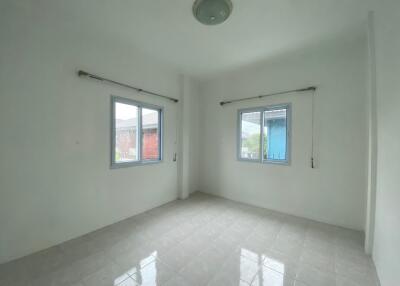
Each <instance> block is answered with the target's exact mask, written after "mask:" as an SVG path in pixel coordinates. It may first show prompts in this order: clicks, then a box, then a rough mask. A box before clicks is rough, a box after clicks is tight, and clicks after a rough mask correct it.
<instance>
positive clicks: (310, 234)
mask: <svg viewBox="0 0 400 286" xmlns="http://www.w3.org/2000/svg"><path fill="white" fill-rule="evenodd" d="M375 275H376V273H375V268H374V267H373V263H372V261H371V258H370V257H369V256H367V255H366V254H365V253H364V248H363V235H362V233H361V232H357V231H353V230H348V229H344V228H341V227H336V226H332V225H328V224H323V223H319V222H315V221H310V220H307V219H303V218H298V217H294V216H290V215H286V214H282V213H278V212H275V211H272V210H266V209H262V208H257V207H253V206H250V205H246V204H241V203H238V202H233V201H230V200H226V199H222V198H218V197H214V196H209V195H206V194H202V193H195V194H192V195H191V196H190V197H189V198H188V199H186V200H179V201H174V202H170V203H168V204H166V205H164V206H161V207H158V208H154V209H152V210H149V211H147V212H145V213H142V214H139V215H137V216H134V217H131V218H127V219H125V220H123V221H121V222H118V223H116V224H113V225H111V226H108V227H105V228H102V229H100V230H97V231H95V232H92V233H90V234H87V235H84V236H82V237H78V238H76V239H73V240H70V241H67V242H65V243H62V244H61V245H58V246H55V247H52V248H49V249H47V250H44V251H41V252H38V253H35V254H33V255H29V256H27V257H24V258H21V259H19V260H15V261H12V262H10V263H7V264H3V265H0V285H1V286H3V285H4V286H91V285H96V286H102V285H113V286H116V285H119V286H137V285H148V286H149V285H161V286H183V285H184V286H188V285H190V286H202V285H204V286H205V285H207V286H216V285H217V286H230V285H232V286H249V285H253V286H255V285H259V286H261V285H263V286H270V285H274V286H289V285H290V286H331V285H332V286H361V285H362V286H376V285H377V284H376V282H375V277H376V276H375Z"/></svg>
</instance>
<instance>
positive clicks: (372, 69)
mask: <svg viewBox="0 0 400 286" xmlns="http://www.w3.org/2000/svg"><path fill="white" fill-rule="evenodd" d="M367 34H368V45H367V47H368V78H367V83H368V84H367V89H368V101H367V106H368V112H367V117H368V118H367V121H368V178H367V204H366V213H365V244H364V248H365V252H366V253H368V254H370V255H371V254H372V248H373V243H374V232H375V231H374V228H375V206H376V165H377V141H378V138H377V114H376V55H375V27H374V13H373V12H372V11H370V12H369V14H368V25H367Z"/></svg>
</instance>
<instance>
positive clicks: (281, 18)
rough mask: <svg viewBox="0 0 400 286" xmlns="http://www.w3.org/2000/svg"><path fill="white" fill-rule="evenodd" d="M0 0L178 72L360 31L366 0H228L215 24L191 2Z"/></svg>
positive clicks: (235, 63) (215, 67)
mask: <svg viewBox="0 0 400 286" xmlns="http://www.w3.org/2000/svg"><path fill="white" fill-rule="evenodd" d="M1 2H2V3H1V4H0V5H2V6H4V5H8V4H7V3H9V2H18V4H17V5H25V4H24V3H28V2H30V3H31V4H29V5H35V6H36V7H37V9H38V10H42V11H43V12H45V13H43V14H46V15H36V17H51V18H53V20H54V21H58V22H64V23H65V24H67V25H68V26H69V27H70V28H71V29H74V30H76V31H79V33H81V34H82V35H84V36H85V37H87V38H89V37H95V38H96V37H102V38H104V39H108V40H109V41H111V42H114V43H120V44H121V45H124V46H125V47H127V48H129V49H138V50H140V51H145V52H146V53H147V52H148V53H151V55H152V57H153V58H155V59H161V60H165V61H168V62H170V63H171V64H173V65H175V66H177V67H178V68H179V69H181V70H182V72H183V73H184V74H189V75H201V76H206V77H207V76H210V73H211V72H212V73H217V72H219V71H224V70H228V69H231V68H237V67H240V66H242V65H247V64H248V63H249V62H257V61H259V60H263V59H265V58H271V57H275V56H277V55H278V54H281V53H288V52H290V51H296V50H298V49H301V48H304V47H308V46H309V45H314V44H316V43H319V42H320V41H321V40H327V39H328V40H329V39H331V38H334V37H336V36H337V35H338V34H341V33H352V32H353V31H354V30H362V29H364V23H365V17H366V14H367V9H366V8H365V6H366V5H365V4H366V2H368V0H351V1H349V0H302V1H295V0H252V1H243V0H232V2H233V6H234V7H233V12H232V15H231V16H230V17H229V19H228V20H227V21H226V22H225V23H223V24H221V25H218V26H214V27H209V26H205V25H202V24H200V23H199V22H197V21H196V20H195V18H194V17H193V15H192V4H193V2H194V0H193V1H189V0H168V1H166V0H151V1H141V0H130V1H109V0H85V1H81V0H67V1H65V0H52V1H50V0H44V1H43V0H42V1H39V2H38V1H34V0H30V1H27V0H18V1H11V0H2V1H1ZM2 10H3V9H2ZM28 18H29V17H28ZM55 27H56V26H55Z"/></svg>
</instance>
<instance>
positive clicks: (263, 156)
mask: <svg viewBox="0 0 400 286" xmlns="http://www.w3.org/2000/svg"><path fill="white" fill-rule="evenodd" d="M238 122H239V129H238V130H239V132H238V133H239V138H238V139H239V140H238V145H239V146H238V150H239V151H238V157H239V160H245V161H254V162H264V163H283V164H288V163H289V155H290V154H289V131H290V105H289V104H284V105H275V106H267V107H260V108H252V109H244V110H239V120H238Z"/></svg>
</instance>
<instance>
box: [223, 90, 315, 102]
mask: <svg viewBox="0 0 400 286" xmlns="http://www.w3.org/2000/svg"><path fill="white" fill-rule="evenodd" d="M316 89H317V87H316V86H309V87H305V88H299V89H292V90H285V91H279V92H274V93H269V94H262V95H257V96H252V97H245V98H240V99H233V100H228V101H221V102H220V103H219V104H220V105H221V106H224V105H225V104H229V103H234V102H239V101H245V100H251V99H257V98H263V97H267V96H272V95H279V94H286V93H292V92H302V91H315V90H316Z"/></svg>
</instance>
